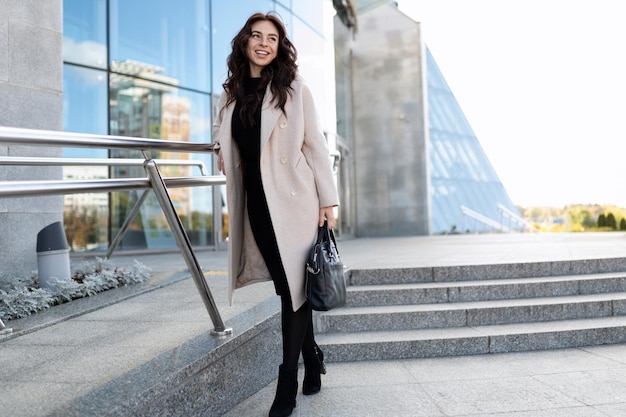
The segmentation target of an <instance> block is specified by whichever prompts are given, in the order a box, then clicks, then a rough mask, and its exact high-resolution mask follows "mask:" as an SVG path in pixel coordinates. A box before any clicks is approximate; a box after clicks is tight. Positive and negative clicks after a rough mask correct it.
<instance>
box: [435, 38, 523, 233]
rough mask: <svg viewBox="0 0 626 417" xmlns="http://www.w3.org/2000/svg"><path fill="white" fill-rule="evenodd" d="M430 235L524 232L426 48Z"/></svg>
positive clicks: (513, 208) (513, 206)
mask: <svg viewBox="0 0 626 417" xmlns="http://www.w3.org/2000/svg"><path fill="white" fill-rule="evenodd" d="M426 68H427V73H426V79H427V83H428V98H427V100H428V123H429V135H430V149H429V159H430V161H429V162H430V187H431V190H430V195H431V215H432V225H431V227H432V229H431V233H432V234H445V233H476V232H478V233H480V232H493V231H498V230H499V231H510V230H523V229H524V225H523V223H522V218H521V216H520V214H519V210H518V209H517V208H516V207H515V205H514V204H513V203H512V202H511V199H510V198H509V196H508V194H507V192H506V190H505V189H504V186H503V185H502V183H501V182H500V179H499V178H498V175H497V174H496V172H495V170H494V169H493V167H492V166H491V163H490V162H489V159H487V156H486V155H485V152H484V150H483V149H482V147H481V146H480V143H479V142H478V139H477V138H476V135H475V134H474V131H473V130H472V128H471V126H470V124H469V123H468V121H467V119H466V118H465V115H464V114H463V111H462V110H461V107H460V106H459V103H458V102H457V101H456V98H455V97H454V94H453V93H452V91H451V90H450V87H449V86H448V83H447V82H446V80H445V78H444V77H443V74H442V73H441V71H440V69H439V67H438V66H437V63H436V62H435V60H434V58H433V56H432V54H431V52H430V51H429V50H428V48H426Z"/></svg>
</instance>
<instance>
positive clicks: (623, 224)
mask: <svg viewBox="0 0 626 417" xmlns="http://www.w3.org/2000/svg"><path fill="white" fill-rule="evenodd" d="M619 230H626V219H622V220H620V221H619Z"/></svg>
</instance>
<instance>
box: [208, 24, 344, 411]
mask: <svg viewBox="0 0 626 417" xmlns="http://www.w3.org/2000/svg"><path fill="white" fill-rule="evenodd" d="M296 58H297V52H296V49H295V47H294V46H293V44H292V43H291V42H290V41H289V39H288V38H287V36H286V31H285V27H284V25H283V23H282V22H281V20H280V19H279V18H278V17H277V16H276V15H275V14H272V13H269V14H262V13H257V14H254V15H252V16H251V17H250V18H249V19H248V21H247V22H246V24H245V25H244V27H243V28H242V29H241V30H240V31H239V33H238V34H237V35H236V36H235V37H234V39H233V40H232V52H231V54H230V55H229V57H228V78H227V80H226V82H225V83H224V84H223V87H224V94H222V96H221V97H220V102H219V113H218V117H217V120H216V122H215V124H214V126H213V138H214V142H215V143H216V148H218V149H219V152H218V168H219V170H220V171H221V172H223V173H224V174H225V175H226V190H227V201H228V212H229V244H230V248H229V249H230V250H229V275H230V281H231V282H230V284H231V285H230V293H229V296H230V300H231V302H232V297H233V291H234V289H235V288H240V287H242V286H245V285H248V284H252V283H255V282H260V281H266V280H272V281H273V282H274V287H275V289H276V293H277V294H278V295H279V296H280V298H281V317H282V319H281V324H282V339H283V362H282V364H281V365H280V367H279V370H278V385H277V389H276V396H275V398H274V402H273V404H272V407H271V409H270V413H269V415H270V417H280V416H289V415H291V413H292V412H293V409H294V407H295V406H296V394H297V390H298V381H297V375H298V359H299V357H300V352H302V357H303V359H304V367H305V371H304V381H303V385H302V391H303V393H304V394H305V395H310V394H315V393H317V392H319V391H320V389H321V378H320V374H321V373H325V370H324V364H323V359H324V357H323V354H322V351H321V350H320V349H319V347H318V346H317V344H316V343H315V339H314V336H313V323H312V318H311V308H310V306H309V304H308V303H307V301H306V298H305V294H304V265H305V261H306V256H307V254H308V252H309V250H310V249H311V247H312V245H313V243H314V241H315V238H316V237H317V228H318V225H320V226H321V225H323V223H324V221H327V222H328V225H329V227H331V228H332V227H334V225H335V217H334V211H333V207H334V206H337V205H338V204H339V201H338V197H337V190H336V188H335V184H334V181H333V176H332V171H331V166H330V158H329V150H328V147H327V145H326V140H325V137H324V135H323V132H322V130H321V127H320V124H319V120H318V117H317V113H316V110H315V106H314V103H313V98H312V95H311V92H310V90H309V89H308V87H307V86H306V85H305V83H304V82H303V80H302V79H301V78H300V77H299V75H298V70H297V64H296Z"/></svg>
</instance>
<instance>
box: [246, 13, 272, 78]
mask: <svg viewBox="0 0 626 417" xmlns="http://www.w3.org/2000/svg"><path fill="white" fill-rule="evenodd" d="M278 41H279V37H278V30H277V29H276V26H274V24H273V23H272V22H268V21H267V20H260V21H258V22H255V23H254V24H253V25H252V33H251V34H250V38H248V48H247V53H248V60H249V61H250V75H251V76H252V77H257V78H258V77H260V76H261V70H263V68H265V66H267V65H269V64H270V63H271V62H272V61H273V60H274V58H276V55H277V54H278Z"/></svg>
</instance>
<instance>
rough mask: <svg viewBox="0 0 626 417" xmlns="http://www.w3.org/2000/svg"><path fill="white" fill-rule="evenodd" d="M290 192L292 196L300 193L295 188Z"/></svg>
mask: <svg viewBox="0 0 626 417" xmlns="http://www.w3.org/2000/svg"><path fill="white" fill-rule="evenodd" d="M289 194H291V196H292V197H295V196H296V195H298V193H297V192H295V190H291V192H290V193H289Z"/></svg>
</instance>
